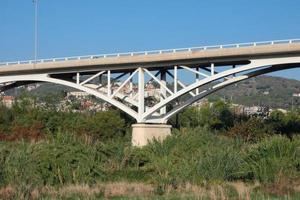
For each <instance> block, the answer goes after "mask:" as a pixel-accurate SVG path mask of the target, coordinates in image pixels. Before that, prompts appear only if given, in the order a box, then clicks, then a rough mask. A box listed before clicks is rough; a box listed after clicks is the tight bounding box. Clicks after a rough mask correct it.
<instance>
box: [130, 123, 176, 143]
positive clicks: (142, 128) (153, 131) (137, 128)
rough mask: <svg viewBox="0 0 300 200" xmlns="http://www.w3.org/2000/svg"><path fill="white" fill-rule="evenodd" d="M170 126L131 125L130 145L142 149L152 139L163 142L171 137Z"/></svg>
mask: <svg viewBox="0 0 300 200" xmlns="http://www.w3.org/2000/svg"><path fill="white" fill-rule="evenodd" d="M171 128H172V126H170V125H167V124H133V125H132V139H131V141H132V145H133V146H136V147H143V146H145V145H147V144H148V143H149V141H152V140H154V139H156V140H159V141H163V140H164V139H165V138H166V137H167V136H169V135H171Z"/></svg>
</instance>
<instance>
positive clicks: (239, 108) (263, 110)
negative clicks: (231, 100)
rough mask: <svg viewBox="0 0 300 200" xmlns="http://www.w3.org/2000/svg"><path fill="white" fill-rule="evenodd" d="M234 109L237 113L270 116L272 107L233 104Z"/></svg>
mask: <svg viewBox="0 0 300 200" xmlns="http://www.w3.org/2000/svg"><path fill="white" fill-rule="evenodd" d="M232 106H233V111H234V113H235V114H236V115H246V116H257V117H263V118H265V117H268V116H269V114H270V109H269V108H268V107H264V106H243V105H238V104H233V105H232Z"/></svg>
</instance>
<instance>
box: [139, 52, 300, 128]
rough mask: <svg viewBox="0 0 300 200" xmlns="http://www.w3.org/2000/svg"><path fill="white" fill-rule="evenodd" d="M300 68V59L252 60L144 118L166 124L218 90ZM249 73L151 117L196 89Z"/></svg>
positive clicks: (186, 90) (196, 85) (198, 84)
mask: <svg viewBox="0 0 300 200" xmlns="http://www.w3.org/2000/svg"><path fill="white" fill-rule="evenodd" d="M299 66H300V57H289V58H278V59H276V58H274V59H260V60H259V59H258V60H251V63H249V64H247V65H244V66H241V67H238V68H234V69H230V70H226V71H223V72H220V73H218V74H216V75H213V76H210V77H207V78H205V79H202V80H201V81H199V82H196V83H193V84H191V85H189V86H188V87H186V88H184V89H183V90H181V91H179V92H178V93H175V94H173V95H172V96H169V97H168V98H166V99H165V100H164V101H162V102H160V103H158V104H157V105H155V106H153V107H152V108H150V109H149V110H148V111H147V112H145V113H144V117H145V118H147V121H149V122H152V123H166V122H167V121H168V119H170V118H171V117H172V116H173V115H175V114H176V113H178V112H180V111H182V110H183V109H184V108H186V107H187V106H189V105H191V104H192V103H194V102H196V101H198V100H200V99H202V98H204V97H205V96H207V95H209V94H211V93H213V92H216V91H217V90H219V89H221V88H224V87H226V86H228V85H231V84H234V83H237V82H240V81H242V80H246V79H249V78H252V77H255V76H258V75H262V74H267V73H271V72H275V71H280V70H284V69H291V68H296V67H299ZM247 71H250V72H249V73H247V74H244V75H239V76H236V77H234V78H230V79H227V80H225V81H223V82H221V83H218V84H216V85H215V86H213V87H212V88H210V89H209V90H205V91H202V92H201V93H200V94H199V95H197V96H194V97H192V98H190V99H188V100H187V101H185V102H183V103H182V104H180V105H178V106H176V107H175V108H173V109H172V110H170V111H169V112H167V113H166V114H164V115H163V116H159V117H155V116H151V114H152V113H153V112H155V111H156V110H158V109H160V108H162V107H163V106H166V105H167V104H169V103H170V102H172V101H174V100H175V99H177V98H180V97H181V96H183V95H185V94H187V93H189V92H191V91H192V90H195V89H196V88H199V87H202V86H206V85H208V84H209V83H212V82H214V81H218V80H221V79H224V78H226V77H229V76H232V75H235V74H238V73H242V72H247Z"/></svg>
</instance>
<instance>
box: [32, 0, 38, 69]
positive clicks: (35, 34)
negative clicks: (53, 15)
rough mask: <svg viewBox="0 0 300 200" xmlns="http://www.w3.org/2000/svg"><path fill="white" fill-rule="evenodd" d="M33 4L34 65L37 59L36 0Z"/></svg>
mask: <svg viewBox="0 0 300 200" xmlns="http://www.w3.org/2000/svg"><path fill="white" fill-rule="evenodd" d="M33 3H34V63H35V64H36V61H37V57H38V0H33Z"/></svg>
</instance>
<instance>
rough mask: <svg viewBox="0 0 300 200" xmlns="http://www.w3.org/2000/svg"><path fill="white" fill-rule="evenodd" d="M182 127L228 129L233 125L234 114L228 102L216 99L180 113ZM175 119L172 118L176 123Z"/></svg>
mask: <svg viewBox="0 0 300 200" xmlns="http://www.w3.org/2000/svg"><path fill="white" fill-rule="evenodd" d="M179 116H180V117H179V121H180V122H179V123H180V124H179V125H180V127H197V126H202V127H207V128H210V129H228V128H230V127H231V126H232V125H233V121H234V118H233V114H232V112H231V111H230V109H229V106H228V104H226V103H225V102H223V101H216V102H214V103H212V104H205V105H203V106H202V107H201V108H197V107H189V108H187V109H185V111H183V112H182V113H181V114H180V115H179ZM174 121H175V119H174V118H173V119H171V123H172V124H175V123H174Z"/></svg>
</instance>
